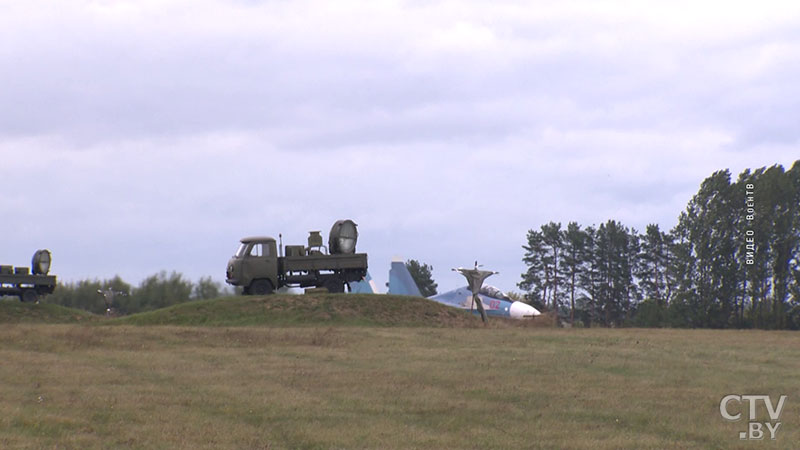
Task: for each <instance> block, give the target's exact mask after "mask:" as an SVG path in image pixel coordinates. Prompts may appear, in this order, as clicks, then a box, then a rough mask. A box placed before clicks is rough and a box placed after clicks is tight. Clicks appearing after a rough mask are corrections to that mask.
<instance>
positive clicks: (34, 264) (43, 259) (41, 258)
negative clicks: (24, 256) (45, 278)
mask: <svg viewBox="0 0 800 450" xmlns="http://www.w3.org/2000/svg"><path fill="white" fill-rule="evenodd" d="M51 261H52V257H51V256H50V251H49V250H37V251H36V253H34V254H33V259H32V260H31V271H32V272H33V274H34V275H47V272H50V262H51Z"/></svg>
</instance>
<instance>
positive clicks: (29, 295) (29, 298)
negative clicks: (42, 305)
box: [19, 289, 39, 303]
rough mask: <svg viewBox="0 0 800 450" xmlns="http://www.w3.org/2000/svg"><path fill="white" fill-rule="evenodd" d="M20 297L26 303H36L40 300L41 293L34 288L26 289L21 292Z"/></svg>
mask: <svg viewBox="0 0 800 450" xmlns="http://www.w3.org/2000/svg"><path fill="white" fill-rule="evenodd" d="M19 299H20V301H23V302H25V303H36V302H38V301H39V294H37V293H36V291H35V290H33V289H25V290H24V291H22V294H20V296H19Z"/></svg>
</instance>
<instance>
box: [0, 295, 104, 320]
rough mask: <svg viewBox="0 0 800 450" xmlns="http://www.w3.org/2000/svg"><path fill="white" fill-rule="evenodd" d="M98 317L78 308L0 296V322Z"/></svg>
mask: <svg viewBox="0 0 800 450" xmlns="http://www.w3.org/2000/svg"><path fill="white" fill-rule="evenodd" d="M98 319H100V318H99V317H98V316H95V315H94V314H92V313H89V312H86V311H82V310H80V309H73V308H67V307H64V306H60V305H52V304H46V303H23V302H20V301H19V299H17V297H6V298H3V297H0V324H8V323H80V322H91V321H95V320H98Z"/></svg>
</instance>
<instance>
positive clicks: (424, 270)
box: [406, 259, 439, 297]
mask: <svg viewBox="0 0 800 450" xmlns="http://www.w3.org/2000/svg"><path fill="white" fill-rule="evenodd" d="M406 268H407V269H408V273H409V274H411V278H412V279H413V280H414V282H415V283H416V284H417V287H418V288H419V292H420V294H422V296H423V297H430V296H432V295H436V289H437V288H438V287H439V285H437V284H436V283H435V282H434V281H433V266H429V265H427V264H420V262H419V261H417V260H416V259H410V260H408V261H406Z"/></svg>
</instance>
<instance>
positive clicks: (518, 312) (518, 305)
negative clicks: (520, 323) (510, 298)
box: [508, 302, 540, 319]
mask: <svg viewBox="0 0 800 450" xmlns="http://www.w3.org/2000/svg"><path fill="white" fill-rule="evenodd" d="M539 314H540V313H539V311H537V310H536V308H534V307H533V306H531V305H527V304H525V303H522V302H514V303H512V304H511V308H510V309H509V311H508V315H509V316H511V317H512V318H514V319H529V318H532V317H533V316H538V315H539Z"/></svg>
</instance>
